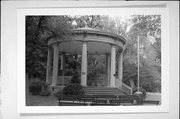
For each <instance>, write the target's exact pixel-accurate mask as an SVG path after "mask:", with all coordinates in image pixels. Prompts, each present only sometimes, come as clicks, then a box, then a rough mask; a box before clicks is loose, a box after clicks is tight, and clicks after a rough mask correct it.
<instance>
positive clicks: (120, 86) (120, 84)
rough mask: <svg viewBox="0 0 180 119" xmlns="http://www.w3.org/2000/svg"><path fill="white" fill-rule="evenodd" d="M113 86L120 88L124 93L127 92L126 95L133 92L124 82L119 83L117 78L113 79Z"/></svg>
mask: <svg viewBox="0 0 180 119" xmlns="http://www.w3.org/2000/svg"><path fill="white" fill-rule="evenodd" d="M115 86H116V87H117V88H119V89H121V90H122V91H124V92H125V93H127V94H128V95H132V94H133V89H132V88H131V87H130V86H128V85H126V84H124V83H121V81H120V80H119V79H117V78H116V79H115Z"/></svg>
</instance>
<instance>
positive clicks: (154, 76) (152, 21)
mask: <svg viewBox="0 0 180 119" xmlns="http://www.w3.org/2000/svg"><path fill="white" fill-rule="evenodd" d="M132 23H133V25H132V27H131V28H130V30H129V32H127V33H126V34H127V47H126V50H125V52H124V53H125V55H124V72H123V74H124V75H123V76H124V77H123V81H124V82H125V83H126V84H129V80H134V82H135V85H136V86H137V65H138V64H137V37H138V36H139V39H140V64H139V66H140V85H141V86H142V87H143V88H144V89H145V90H146V91H149V92H161V49H160V46H161V34H160V33H161V29H160V26H161V17H160V15H134V16H132Z"/></svg>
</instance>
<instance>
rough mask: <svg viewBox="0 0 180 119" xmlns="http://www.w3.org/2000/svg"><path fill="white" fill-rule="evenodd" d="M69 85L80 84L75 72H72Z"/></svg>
mask: <svg viewBox="0 0 180 119" xmlns="http://www.w3.org/2000/svg"><path fill="white" fill-rule="evenodd" d="M71 83H78V84H80V79H79V74H78V72H77V71H75V72H74V74H73V77H72V79H71Z"/></svg>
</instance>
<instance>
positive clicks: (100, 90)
mask: <svg viewBox="0 0 180 119" xmlns="http://www.w3.org/2000/svg"><path fill="white" fill-rule="evenodd" d="M84 92H85V95H126V94H125V93H124V92H123V91H121V90H120V89H118V88H111V87H85V88H84Z"/></svg>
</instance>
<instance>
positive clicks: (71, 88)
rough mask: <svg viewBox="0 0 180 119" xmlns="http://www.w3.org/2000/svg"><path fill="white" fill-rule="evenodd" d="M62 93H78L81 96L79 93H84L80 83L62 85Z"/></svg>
mask: <svg viewBox="0 0 180 119" xmlns="http://www.w3.org/2000/svg"><path fill="white" fill-rule="evenodd" d="M63 94H64V95H78V96H81V95H83V94H84V89H83V87H82V86H81V85H80V84H78V83H74V84H70V85H68V86H66V87H64V88H63Z"/></svg>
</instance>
